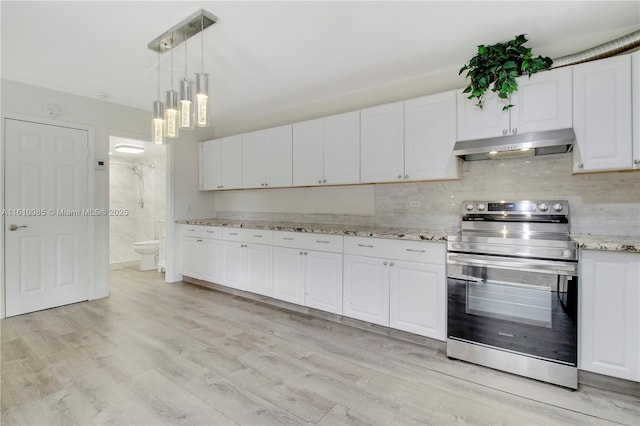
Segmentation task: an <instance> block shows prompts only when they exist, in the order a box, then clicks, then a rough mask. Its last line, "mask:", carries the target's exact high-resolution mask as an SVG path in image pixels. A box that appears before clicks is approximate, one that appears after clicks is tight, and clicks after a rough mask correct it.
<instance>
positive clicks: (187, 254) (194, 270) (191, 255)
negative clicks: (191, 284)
mask: <svg viewBox="0 0 640 426" xmlns="http://www.w3.org/2000/svg"><path fill="white" fill-rule="evenodd" d="M200 241H201V240H200V238H196V237H182V268H181V273H182V275H186V276H188V277H192V278H201V274H202V270H201V262H200V258H201V253H200Z"/></svg>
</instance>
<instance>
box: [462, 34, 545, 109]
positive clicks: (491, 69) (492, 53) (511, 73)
mask: <svg viewBox="0 0 640 426" xmlns="http://www.w3.org/2000/svg"><path fill="white" fill-rule="evenodd" d="M526 42H527V39H526V37H525V35H524V34H520V35H519V36H515V37H514V38H513V40H510V41H508V42H506V43H496V44H494V45H491V46H485V45H483V44H481V45H479V46H478V53H477V54H476V55H475V56H474V57H472V58H471V59H470V60H469V62H467V63H466V64H465V65H464V66H463V67H462V68H461V69H460V71H459V72H458V74H462V73H463V72H465V71H466V72H467V75H466V78H468V79H469V80H470V82H469V85H468V86H467V87H466V89H464V91H463V92H462V93H468V94H469V96H468V99H474V98H476V99H478V103H477V104H476V105H477V106H478V107H480V108H482V106H483V104H484V98H485V93H486V91H487V90H488V89H490V90H491V91H493V92H495V93H496V94H497V95H498V97H499V98H500V99H503V100H504V102H505V105H504V107H503V108H502V109H503V110H508V109H509V108H511V107H512V106H513V105H511V94H512V93H514V92H517V91H518V82H517V81H516V78H518V77H519V76H521V75H528V76H531V75H532V74H535V73H537V72H538V71H542V70H546V69H549V68H551V64H552V63H553V60H552V59H551V58H549V57H543V56H538V57H536V58H534V57H533V55H532V53H531V48H528V47H525V46H524V44H525V43H526Z"/></svg>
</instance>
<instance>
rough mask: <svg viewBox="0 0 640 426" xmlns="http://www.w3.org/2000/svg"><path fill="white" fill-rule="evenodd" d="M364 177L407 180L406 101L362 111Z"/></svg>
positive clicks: (364, 179) (361, 144)
mask: <svg viewBox="0 0 640 426" xmlns="http://www.w3.org/2000/svg"><path fill="white" fill-rule="evenodd" d="M360 126H361V127H360V132H361V138H360V181H361V182H362V183H369V182H394V181H395V182H397V181H404V180H405V178H404V174H405V173H404V102H396V103H393V104H386V105H381V106H377V107H373V108H367V109H363V110H361V111H360Z"/></svg>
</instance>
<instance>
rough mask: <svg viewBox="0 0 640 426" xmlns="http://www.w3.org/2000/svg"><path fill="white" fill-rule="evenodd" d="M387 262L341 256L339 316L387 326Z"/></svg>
mask: <svg viewBox="0 0 640 426" xmlns="http://www.w3.org/2000/svg"><path fill="white" fill-rule="evenodd" d="M388 264H389V262H388V261H386V260H384V259H378V258H373V257H364V256H352V255H345V256H344V303H343V309H342V312H343V315H344V316H347V317H351V318H356V319H359V320H363V321H368V322H371V323H374V324H380V325H384V326H386V327H388V326H389V266H388Z"/></svg>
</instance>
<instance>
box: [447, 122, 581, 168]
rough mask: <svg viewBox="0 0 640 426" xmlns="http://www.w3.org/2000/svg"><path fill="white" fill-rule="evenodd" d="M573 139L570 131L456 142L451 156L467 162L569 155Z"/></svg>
mask: <svg viewBox="0 0 640 426" xmlns="http://www.w3.org/2000/svg"><path fill="white" fill-rule="evenodd" d="M575 139H576V135H575V133H573V129H561V130H548V131H544V132H531V133H522V134H517V135H509V136H500V137H495V138H487V139H476V140H469V141H459V142H456V144H455V146H454V148H453V153H454V155H457V156H458V157H461V158H462V159H463V160H466V161H472V160H489V159H497V158H511V157H528V156H533V155H543V154H560V153H565V152H570V151H571V150H572V148H573V143H574V141H575Z"/></svg>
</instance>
